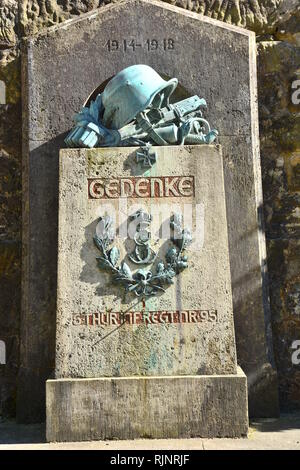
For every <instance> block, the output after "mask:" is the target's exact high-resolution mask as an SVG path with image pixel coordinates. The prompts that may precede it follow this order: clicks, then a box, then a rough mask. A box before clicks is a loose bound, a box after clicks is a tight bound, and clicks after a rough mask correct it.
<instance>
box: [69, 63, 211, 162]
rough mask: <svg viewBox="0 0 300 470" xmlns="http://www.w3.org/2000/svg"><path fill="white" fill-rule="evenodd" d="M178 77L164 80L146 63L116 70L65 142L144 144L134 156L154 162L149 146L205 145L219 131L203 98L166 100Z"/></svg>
mask: <svg viewBox="0 0 300 470" xmlns="http://www.w3.org/2000/svg"><path fill="white" fill-rule="evenodd" d="M177 84H178V81H177V79H176V78H172V79H171V80H169V81H165V80H163V79H162V78H161V77H160V76H159V75H158V73H156V72H155V71H154V70H153V69H152V68H151V67H149V66H147V65H133V66H131V67H127V68H126V69H124V70H122V71H121V72H119V73H118V74H117V75H116V76H115V77H114V78H112V79H111V80H110V81H109V82H108V84H107V85H106V87H105V89H104V91H103V93H102V94H99V95H98V96H97V98H96V100H95V101H91V103H90V105H89V106H86V107H83V108H82V110H81V111H80V112H79V113H78V114H76V116H75V118H74V119H75V126H74V128H73V129H72V130H71V132H70V133H69V134H68V136H67V137H66V139H65V143H66V144H67V145H68V146H69V147H88V148H93V147H118V146H132V145H138V146H141V147H145V149H144V152H142V153H139V155H137V161H138V162H139V163H141V164H142V165H143V166H145V167H150V166H152V165H153V163H155V152H153V151H152V154H151V156H150V146H151V145H183V144H210V143H212V142H213V141H214V140H215V139H216V136H217V135H218V131H217V130H216V129H211V128H210V125H209V123H208V121H207V120H205V119H204V118H203V114H202V110H203V109H205V108H206V101H205V99H203V98H199V97H198V96H196V95H195V96H192V97H190V98H187V99H185V100H182V101H179V102H177V103H175V104H170V102H169V99H170V96H171V95H172V93H173V92H174V90H175V88H176V86H177Z"/></svg>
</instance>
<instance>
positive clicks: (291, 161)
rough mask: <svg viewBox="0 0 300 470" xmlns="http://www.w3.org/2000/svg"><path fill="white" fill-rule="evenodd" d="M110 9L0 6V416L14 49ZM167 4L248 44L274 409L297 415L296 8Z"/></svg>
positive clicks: (223, 2) (101, 1)
mask: <svg viewBox="0 0 300 470" xmlns="http://www.w3.org/2000/svg"><path fill="white" fill-rule="evenodd" d="M112 1H116V0H19V1H17V0H0V189H1V192H0V289H1V290H0V340H3V341H5V343H6V349H7V363H6V365H1V364H0V416H1V415H3V416H6V415H12V414H14V409H15V393H16V386H17V371H18V365H19V361H20V358H19V322H20V289H21V287H20V286H21V279H20V267H21V167H22V164H21V91H20V57H19V56H20V52H19V50H20V49H19V46H20V41H21V38H22V37H24V36H28V35H34V34H37V33H38V32H39V31H41V29H44V28H47V27H49V26H52V25H54V24H57V23H60V22H62V21H65V20H66V19H69V18H72V17H74V16H76V15H79V14H81V13H85V12H87V11H90V10H92V9H95V8H99V7H102V6H103V5H105V4H107V3H111V2H112ZM166 1H167V3H171V4H173V5H176V6H178V7H181V8H186V9H189V10H191V11H194V12H197V13H200V14H205V15H208V16H210V17H212V18H215V19H218V20H221V21H225V22H228V23H231V24H235V25H237V26H241V27H245V28H248V29H250V30H252V31H255V32H256V34H257V41H258V58H259V68H258V85H259V112H260V137H261V158H262V168H263V189H264V201H265V202H264V212H265V221H266V234H267V252H268V266H269V278H270V300H271V310H272V324H273V339H274V350H275V358H276V363H277V368H278V373H279V386H280V398H281V405H282V408H300V391H299V390H300V365H297V364H293V362H292V354H293V352H294V350H293V343H294V342H295V341H297V340H298V341H300V242H299V234H300V209H299V197H300V196H299V191H300V168H299V167H300V128H299V127H300V125H299V110H300V104H297V103H296V104H295V103H293V100H292V93H293V91H295V90H294V89H292V86H293V85H292V84H293V82H295V81H296V80H300V6H299V0H262V1H258V0H166ZM54 65H55V64H54ZM3 83H4V84H5V88H6V90H5V91H6V93H5V95H6V96H5V103H4V92H3ZM298 97H300V94H299V95H298ZM294 101H295V100H294ZM299 356H300V355H299Z"/></svg>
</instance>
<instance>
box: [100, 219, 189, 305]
mask: <svg viewBox="0 0 300 470" xmlns="http://www.w3.org/2000/svg"><path fill="white" fill-rule="evenodd" d="M132 217H133V218H137V217H139V218H140V219H141V220H142V223H141V224H140V225H138V228H137V232H136V235H135V237H134V240H135V242H136V250H135V252H134V253H135V258H137V259H136V260H135V259H134V258H133V256H130V259H131V261H133V262H135V263H136V264H149V259H150V258H151V263H153V261H154V259H155V258H156V254H155V253H154V252H153V250H151V248H150V247H149V246H148V242H149V239H146V237H145V230H144V229H143V230H141V226H142V225H143V226H145V225H147V224H149V223H150V221H151V216H150V215H148V214H146V213H144V212H143V211H141V210H140V211H137V212H136V213H135V214H134V215H133V216H132ZM99 222H101V223H102V227H103V230H102V233H101V236H99V235H95V236H94V242H95V245H96V247H97V248H98V250H99V251H100V253H101V256H99V257H97V261H98V266H99V268H100V269H106V270H108V271H110V272H111V274H112V279H113V281H114V282H116V283H119V284H120V285H122V286H123V288H124V289H125V292H133V293H134V294H135V295H136V296H138V297H140V296H145V297H149V296H152V295H157V294H158V293H160V292H165V290H166V288H165V287H166V286H168V285H170V284H173V283H174V280H173V278H174V277H175V276H176V275H177V274H179V273H180V272H181V271H182V270H184V269H185V268H187V267H188V264H187V256H186V255H185V254H184V253H183V252H184V250H185V249H186V248H187V246H188V245H189V244H190V243H191V241H192V237H191V233H190V231H189V230H188V229H183V228H182V216H181V215H180V214H173V215H172V217H171V219H170V228H171V233H172V235H171V241H172V243H173V246H171V247H170V248H169V249H168V251H167V253H166V255H165V259H164V260H159V261H158V263H157V265H156V268H155V269H154V270H153V269H150V270H145V269H138V270H137V271H136V272H134V273H133V272H132V271H131V269H130V267H129V266H128V264H127V263H125V262H124V261H123V262H121V264H119V265H118V263H119V259H120V251H119V249H118V248H117V247H116V246H112V247H111V248H110V246H111V244H112V243H113V241H114V230H113V220H112V218H111V217H110V216H104V217H100V219H99ZM142 235H143V236H142ZM140 248H142V250H141V251H140ZM143 252H144V253H146V256H145V257H143ZM153 253H154V256H152V254H153ZM150 255H151V256H150ZM164 286H165V287H164Z"/></svg>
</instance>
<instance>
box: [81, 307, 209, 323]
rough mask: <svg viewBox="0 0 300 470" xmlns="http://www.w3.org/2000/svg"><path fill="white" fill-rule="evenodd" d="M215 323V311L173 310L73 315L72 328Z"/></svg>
mask: <svg viewBox="0 0 300 470" xmlns="http://www.w3.org/2000/svg"><path fill="white" fill-rule="evenodd" d="M205 322H208V323H217V322H218V311H217V310H175V311H153V312H126V313H123V312H95V313H74V314H73V315H72V324H73V325H74V326H109V325H121V324H128V325H140V324H146V325H159V324H165V323H168V324H172V323H205Z"/></svg>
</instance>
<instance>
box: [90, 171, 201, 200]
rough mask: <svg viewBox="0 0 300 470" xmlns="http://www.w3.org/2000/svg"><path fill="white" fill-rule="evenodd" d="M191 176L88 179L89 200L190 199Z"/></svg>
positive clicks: (193, 188) (192, 192) (192, 178)
mask: <svg viewBox="0 0 300 470" xmlns="http://www.w3.org/2000/svg"><path fill="white" fill-rule="evenodd" d="M194 193H195V185H194V177H193V176H160V177H158V176H157V177H149V178H145V177H142V178H138V177H130V178H115V179H105V178H89V179H88V197H89V198H90V199H116V198H120V197H126V198H146V197H147V198H149V197H150V198H152V197H155V198H156V197H191V196H194Z"/></svg>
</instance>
